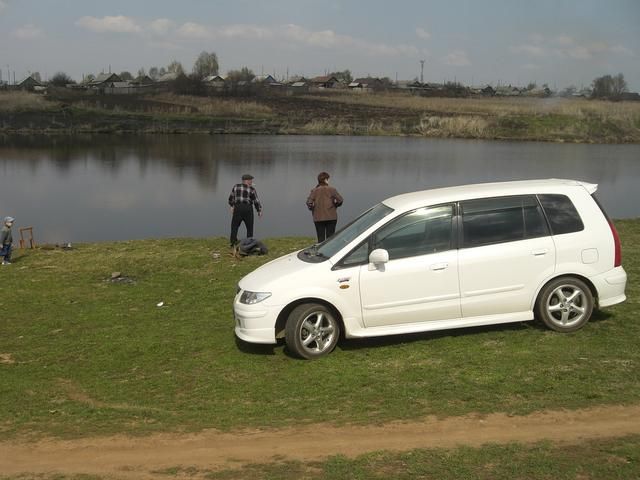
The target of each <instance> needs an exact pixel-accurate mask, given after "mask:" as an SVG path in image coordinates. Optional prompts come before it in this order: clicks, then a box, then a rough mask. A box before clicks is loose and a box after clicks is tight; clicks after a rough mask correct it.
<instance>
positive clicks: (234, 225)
mask: <svg viewBox="0 0 640 480" xmlns="http://www.w3.org/2000/svg"><path fill="white" fill-rule="evenodd" d="M229 206H230V207H231V214H232V216H231V237H230V238H229V241H230V243H231V247H234V246H235V245H236V243H238V228H239V227H240V224H241V223H242V222H244V226H245V227H246V228H247V238H251V237H253V207H254V206H255V208H256V211H257V212H258V216H259V217H261V216H262V205H261V204H260V200H258V192H256V189H255V188H253V176H251V175H249V174H245V175H242V183H237V184H235V185H234V186H233V188H232V189H231V195H229Z"/></svg>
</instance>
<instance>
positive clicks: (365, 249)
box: [338, 240, 369, 268]
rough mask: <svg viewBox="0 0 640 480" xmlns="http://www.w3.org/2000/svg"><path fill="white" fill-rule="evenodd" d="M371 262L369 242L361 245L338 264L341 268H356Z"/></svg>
mask: <svg viewBox="0 0 640 480" xmlns="http://www.w3.org/2000/svg"><path fill="white" fill-rule="evenodd" d="M368 262H369V241H368V240H367V241H365V242H364V243H362V244H360V246H358V247H357V248H356V249H355V250H353V251H351V252H350V253H349V254H347V255H346V256H345V257H344V258H343V259H342V260H341V261H340V263H339V264H338V267H339V268H348V267H354V266H356V265H364V264H365V263H368Z"/></svg>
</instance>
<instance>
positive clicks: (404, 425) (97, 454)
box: [0, 405, 640, 479]
mask: <svg viewBox="0 0 640 480" xmlns="http://www.w3.org/2000/svg"><path fill="white" fill-rule="evenodd" d="M631 434H640V405H633V406H606V407H597V408H591V409H584V410H576V411H543V412H536V413H533V414H530V415H527V416H517V417H516V416H509V415H506V414H502V413H496V414H492V415H485V416H480V415H468V416H464V417H450V418H444V419H438V418H435V417H428V418H425V419H422V420H420V421H415V422H393V423H388V424H384V425H378V426H346V427H337V426H327V425H308V426H304V427H299V428H283V429H277V430H251V431H250V430H243V431H236V432H230V433H227V432H219V431H214V430H209V431H204V432H201V433H197V434H189V435H187V434H161V435H153V436H149V437H142V438H136V437H127V436H114V437H102V438H83V439H76V440H60V439H44V440H40V441H37V442H21V441H14V442H0V472H2V473H3V474H4V475H9V476H11V475H21V474H22V475H24V474H53V473H59V474H65V475H74V474H93V475H100V476H105V477H108V478H115V479H151V478H157V477H158V471H162V470H163V469H170V468H175V467H185V468H186V467H195V468H196V469H197V470H198V471H206V470H208V471H211V470H218V469H221V468H229V467H238V466H241V465H243V464H246V463H249V462H252V463H255V462H258V463H268V462H270V461H274V460H282V459H291V460H319V459H322V458H325V457H328V456H331V455H336V454H342V455H347V456H350V457H354V456H357V455H360V454H364V453H367V452H372V451H378V450H395V451H406V450H411V449H415V448H436V447H443V448H453V447H457V446H460V445H467V446H480V445H483V444H486V443H499V444H502V443H510V442H520V443H533V442H537V441H541V440H550V441H553V442H558V443H569V444H575V443H579V442H581V441H585V440H590V439H603V438H613V437H621V436H625V435H631Z"/></svg>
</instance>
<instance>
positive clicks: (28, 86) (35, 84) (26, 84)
mask: <svg viewBox="0 0 640 480" xmlns="http://www.w3.org/2000/svg"><path fill="white" fill-rule="evenodd" d="M16 88H18V89H19V90H27V91H29V92H33V91H37V90H41V89H43V88H44V85H42V83H40V82H39V81H38V80H36V79H35V78H33V77H32V76H28V77H27V78H25V79H24V80H22V81H21V82H20V83H19V84H18V85H17V86H16Z"/></svg>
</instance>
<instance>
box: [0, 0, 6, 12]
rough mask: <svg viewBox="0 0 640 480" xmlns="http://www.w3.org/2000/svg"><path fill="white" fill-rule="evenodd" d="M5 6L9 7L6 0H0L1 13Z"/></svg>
mask: <svg viewBox="0 0 640 480" xmlns="http://www.w3.org/2000/svg"><path fill="white" fill-rule="evenodd" d="M5 8H7V2H5V1H4V0H0V15H1V14H2V11H3V10H4V9H5Z"/></svg>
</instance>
